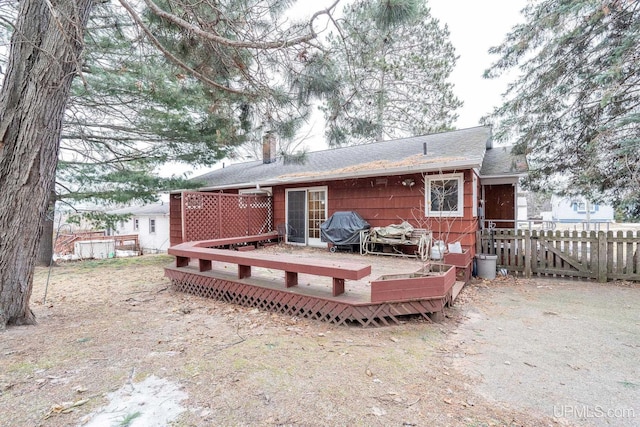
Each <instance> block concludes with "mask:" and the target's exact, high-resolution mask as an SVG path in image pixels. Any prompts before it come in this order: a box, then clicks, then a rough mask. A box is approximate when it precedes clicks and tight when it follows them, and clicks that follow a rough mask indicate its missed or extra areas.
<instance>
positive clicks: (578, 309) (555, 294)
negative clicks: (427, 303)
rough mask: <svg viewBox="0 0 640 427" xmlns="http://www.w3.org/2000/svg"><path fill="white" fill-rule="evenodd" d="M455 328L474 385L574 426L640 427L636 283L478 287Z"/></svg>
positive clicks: (459, 363)
mask: <svg viewBox="0 0 640 427" xmlns="http://www.w3.org/2000/svg"><path fill="white" fill-rule="evenodd" d="M474 288H475V289H474V292H476V293H477V295H476V296H477V297H478V300H481V301H482V303H481V304H473V303H472V304H463V305H462V307H461V308H460V310H461V312H460V314H461V315H462V317H463V318H464V319H465V320H464V321H463V322H462V323H461V325H460V327H459V328H458V329H457V330H456V333H454V334H453V335H452V338H451V345H453V346H455V347H456V348H457V349H459V351H458V352H457V353H455V354H454V355H453V359H454V366H455V367H456V368H458V369H459V370H461V371H462V372H464V373H466V374H468V375H470V376H472V377H473V378H475V379H476V380H477V381H476V382H475V387H477V390H476V391H477V392H478V393H480V394H481V395H482V396H484V397H485V398H487V399H488V400H489V401H494V402H496V404H506V405H508V406H510V407H512V408H514V409H518V410H523V411H533V412H535V413H537V414H544V415H547V416H550V417H553V418H554V419H556V420H557V421H558V422H560V423H563V424H568V425H580V426H583V425H584V426H638V425H640V405H639V402H640V309H639V308H640V286H638V285H637V284H635V285H630V284H626V283H613V284H612V283H608V284H606V285H605V284H596V283H591V282H580V281H561V280H552V279H535V280H514V279H508V280H504V281H502V282H500V281H499V280H496V281H494V282H492V283H490V284H489V283H484V284H480V285H476V286H475V287H474Z"/></svg>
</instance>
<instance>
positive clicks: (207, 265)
mask: <svg viewBox="0 0 640 427" xmlns="http://www.w3.org/2000/svg"><path fill="white" fill-rule="evenodd" d="M198 267H199V268H200V271H209V270H211V260H209V259H199V260H198Z"/></svg>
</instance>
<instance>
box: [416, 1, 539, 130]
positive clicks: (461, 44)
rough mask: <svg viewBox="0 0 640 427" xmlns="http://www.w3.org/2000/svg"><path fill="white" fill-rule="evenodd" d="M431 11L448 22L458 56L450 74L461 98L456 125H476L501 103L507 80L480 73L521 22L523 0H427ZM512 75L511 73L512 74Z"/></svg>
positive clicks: (524, 3) (465, 126)
mask: <svg viewBox="0 0 640 427" xmlns="http://www.w3.org/2000/svg"><path fill="white" fill-rule="evenodd" d="M428 2H429V5H430V7H431V14H432V15H433V16H434V17H435V18H438V19H439V20H440V22H441V23H443V24H447V25H448V27H449V31H450V33H451V43H453V45H454V47H455V48H456V53H457V54H458V55H459V56H460V58H459V59H458V63H457V64H456V68H455V70H454V72H453V73H452V75H451V82H453V83H454V84H455V94H456V95H457V96H458V98H460V99H461V100H462V101H464V106H463V107H462V108H461V109H460V110H459V115H460V117H459V118H458V121H457V123H456V127H458V128H467V127H472V126H477V125H478V124H479V120H480V117H482V116H483V115H485V114H487V113H489V112H491V111H492V110H493V107H497V106H499V105H500V104H501V102H500V99H501V98H500V95H501V94H502V93H503V92H504V90H505V89H506V88H507V84H508V80H509V78H506V79H501V80H486V79H483V78H482V73H483V72H484V70H486V69H487V68H488V67H489V66H490V65H491V64H492V63H493V62H495V61H496V59H498V58H497V57H496V56H492V55H489V53H488V50H489V48H490V47H492V46H497V45H499V44H500V43H501V42H502V41H503V40H504V37H505V35H506V34H507V33H508V32H509V31H510V30H511V28H512V27H513V26H514V25H515V24H517V23H520V22H522V17H521V15H520V10H521V9H523V8H524V7H525V6H526V3H527V1H526V0H481V1H478V0H457V1H451V0H428ZM512 77H514V76H511V78H512Z"/></svg>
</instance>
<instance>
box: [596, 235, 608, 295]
mask: <svg viewBox="0 0 640 427" xmlns="http://www.w3.org/2000/svg"><path fill="white" fill-rule="evenodd" d="M606 281H607V235H606V233H605V232H604V231H599V232H598V282H600V283H605V282H606Z"/></svg>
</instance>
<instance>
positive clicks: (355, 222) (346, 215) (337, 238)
mask: <svg viewBox="0 0 640 427" xmlns="http://www.w3.org/2000/svg"><path fill="white" fill-rule="evenodd" d="M370 227H371V225H369V223H368V222H367V221H365V220H364V219H362V217H361V216H360V215H359V214H358V213H357V212H352V211H344V212H336V213H334V214H333V215H331V217H330V218H329V219H328V220H326V221H325V222H323V223H322V224H321V225H320V238H321V240H322V241H323V242H330V243H333V244H334V245H356V244H359V243H360V230H367V229H369V228H370Z"/></svg>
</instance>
